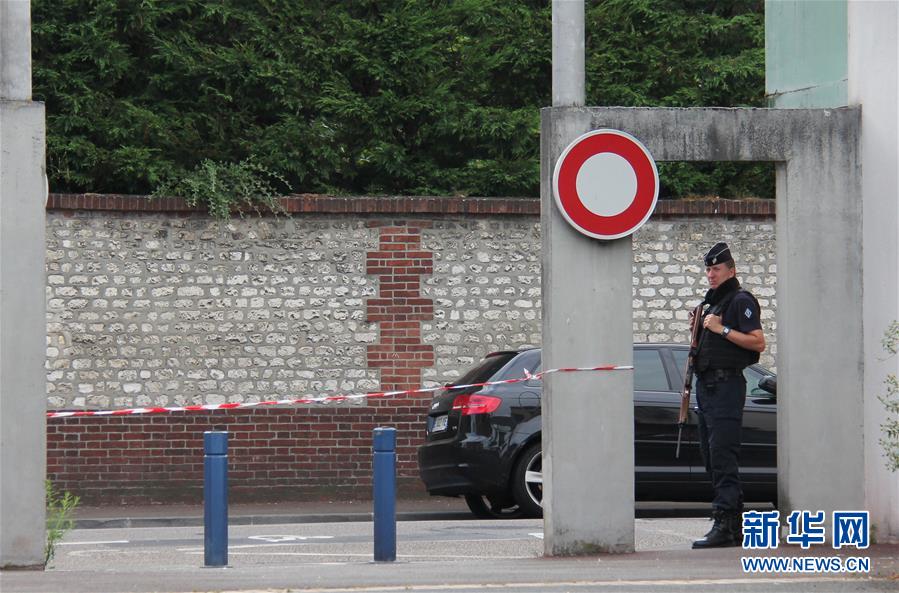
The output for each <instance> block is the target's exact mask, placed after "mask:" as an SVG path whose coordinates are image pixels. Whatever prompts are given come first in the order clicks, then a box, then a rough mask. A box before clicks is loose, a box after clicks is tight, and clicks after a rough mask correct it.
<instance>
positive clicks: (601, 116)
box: [542, 107, 861, 161]
mask: <svg viewBox="0 0 899 593" xmlns="http://www.w3.org/2000/svg"><path fill="white" fill-rule="evenodd" d="M542 111H543V113H544V117H546V116H547V115H549V114H551V115H552V117H557V118H568V117H571V118H576V119H579V120H580V119H583V118H585V117H586V118H588V119H589V121H590V129H594V130H595V129H598V128H617V129H621V130H624V131H626V132H629V133H631V134H633V135H634V136H636V137H637V138H639V139H640V140H641V141H642V142H643V143H644V144H646V146H647V148H649V151H650V152H651V153H652V156H653V157H654V158H655V159H656V160H657V161H787V160H789V159H790V158H791V156H792V154H793V153H794V151H795V150H797V149H801V150H817V149H821V148H823V146H824V144H825V143H828V142H840V141H842V139H843V138H846V139H850V138H851V136H852V134H853V130H857V129H858V126H859V121H860V117H861V111H860V109H859V108H857V107H841V108H837V109H757V108H739V107H737V108H724V107H687V108H662V107H546V108H544V109H543V110H542Z"/></svg>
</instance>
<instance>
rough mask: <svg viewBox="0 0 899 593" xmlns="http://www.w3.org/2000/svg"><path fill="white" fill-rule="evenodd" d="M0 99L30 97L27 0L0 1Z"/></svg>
mask: <svg viewBox="0 0 899 593" xmlns="http://www.w3.org/2000/svg"><path fill="white" fill-rule="evenodd" d="M0 100H11V101H30V100H31V2H29V1H28V0H6V1H4V2H0Z"/></svg>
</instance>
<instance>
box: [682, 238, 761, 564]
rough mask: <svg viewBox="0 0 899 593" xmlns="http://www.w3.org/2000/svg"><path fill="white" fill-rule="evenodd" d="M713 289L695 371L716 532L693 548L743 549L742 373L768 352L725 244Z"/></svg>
mask: <svg viewBox="0 0 899 593" xmlns="http://www.w3.org/2000/svg"><path fill="white" fill-rule="evenodd" d="M705 275H706V278H707V279H708V281H709V286H710V289H709V291H708V293H706V297H705V303H706V304H707V305H708V308H707V309H706V312H705V314H704V317H703V321H702V327H703V331H702V332H701V334H700V337H699V342H698V347H697V350H698V351H697V352H696V355H695V357H694V361H695V362H694V368H695V371H696V376H697V383H696V400H697V403H698V404H699V440H700V448H701V450H702V456H703V460H704V461H705V467H706V471H707V472H709V474H710V476H711V480H712V487H713V488H714V494H715V497H714V500H713V501H712V508H713V513H712V519H713V520H714V524H713V525H712V529H711V530H710V531H709V532H708V533H707V534H706V535H705V537H703V538H702V539H699V540H696V541H695V542H693V548H694V549H695V548H718V547H723V546H738V545H741V544H742V541H741V540H742V537H741V535H740V534H741V525H742V513H743V488H742V486H741V484H740V474H739V458H740V429H741V427H742V423H743V404H744V403H745V401H746V379H745V378H744V377H743V369H745V368H746V367H747V366H749V365H751V364H754V363H756V362H758V360H759V354H760V353H761V352H762V351H764V350H765V335H764V333H763V332H762V324H761V320H760V310H759V304H758V301H756V299H755V297H754V296H752V293H750V292H748V291H746V290H743V289H742V288H740V283H739V281H738V280H737V277H736V275H737V270H736V264H735V263H734V259H733V257H732V256H731V253H730V249H729V248H728V246H727V244H726V243H716V244H715V246H714V247H712V248H711V249H710V250H709V252H708V253H707V254H706V256H705Z"/></svg>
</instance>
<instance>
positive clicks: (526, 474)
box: [512, 443, 543, 517]
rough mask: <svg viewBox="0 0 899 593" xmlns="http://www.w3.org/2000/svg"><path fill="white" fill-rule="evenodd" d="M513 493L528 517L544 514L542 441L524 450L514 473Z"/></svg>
mask: <svg viewBox="0 0 899 593" xmlns="http://www.w3.org/2000/svg"><path fill="white" fill-rule="evenodd" d="M512 494H513V495H514V496H515V500H516V501H517V502H518V507H519V508H520V509H521V510H522V512H523V513H524V514H525V515H526V516H528V517H540V516H542V515H543V452H542V449H541V447H540V443H534V444H533V445H531V446H530V447H528V448H527V449H525V450H524V453H522V454H521V458H519V460H518V465H516V466H515V472H514V473H513V474H512Z"/></svg>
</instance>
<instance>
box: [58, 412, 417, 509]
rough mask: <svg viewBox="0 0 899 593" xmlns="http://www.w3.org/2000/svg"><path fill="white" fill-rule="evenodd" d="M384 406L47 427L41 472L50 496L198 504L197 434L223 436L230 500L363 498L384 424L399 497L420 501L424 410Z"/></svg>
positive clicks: (76, 421) (62, 422) (98, 420)
mask: <svg viewBox="0 0 899 593" xmlns="http://www.w3.org/2000/svg"><path fill="white" fill-rule="evenodd" d="M386 403H387V402H384V401H378V402H374V403H373V405H371V406H353V407H334V408H323V407H319V408H276V409H272V408H266V409H250V410H247V409H244V410H230V411H209V412H201V413H183V414H169V415H164V414H163V415H145V416H101V417H82V418H66V419H51V420H50V421H49V422H48V425H47V473H48V475H49V476H50V478H51V479H52V480H53V482H54V484H55V485H56V487H57V488H59V489H63V490H68V491H71V492H75V493H78V494H80V495H82V496H83V497H84V499H85V501H86V502H88V503H101V502H103V503H124V502H131V503H134V502H154V501H162V500H164V501H184V502H197V501H199V500H201V499H202V490H203V432H204V431H207V430H227V431H228V438H229V450H228V479H229V497H230V499H231V500H233V501H256V502H258V501H272V500H292V499H303V498H305V499H308V498H310V497H312V498H328V497H335V496H337V497H343V498H367V497H368V496H370V492H371V435H372V431H373V430H374V428H375V427H377V426H381V425H389V426H394V427H396V428H397V432H398V438H397V475H398V482H399V487H400V491H401V492H403V493H408V494H419V493H421V492H422V491H423V489H422V487H421V485H420V484H419V482H418V480H417V465H416V461H415V446H416V445H417V443H419V442H420V440H421V438H423V431H422V428H421V425H422V422H421V413H420V410H421V408H422V407H423V406H426V405H427V404H426V403H425V402H422V401H421V400H420V398H419V399H416V398H406V399H405V400H394V401H392V402H391V405H389V406H387V405H385V404H386Z"/></svg>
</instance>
